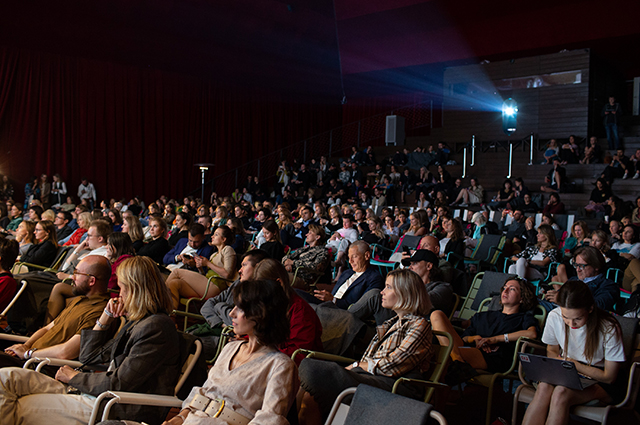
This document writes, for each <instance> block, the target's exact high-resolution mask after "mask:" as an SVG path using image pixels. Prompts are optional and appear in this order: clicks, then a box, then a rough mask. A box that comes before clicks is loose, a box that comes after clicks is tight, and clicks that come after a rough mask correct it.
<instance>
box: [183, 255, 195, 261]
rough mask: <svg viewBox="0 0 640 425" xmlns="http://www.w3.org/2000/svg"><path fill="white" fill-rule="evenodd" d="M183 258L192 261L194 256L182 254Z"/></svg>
mask: <svg viewBox="0 0 640 425" xmlns="http://www.w3.org/2000/svg"><path fill="white" fill-rule="evenodd" d="M182 258H185V259H187V260H191V259H193V255H191V254H182Z"/></svg>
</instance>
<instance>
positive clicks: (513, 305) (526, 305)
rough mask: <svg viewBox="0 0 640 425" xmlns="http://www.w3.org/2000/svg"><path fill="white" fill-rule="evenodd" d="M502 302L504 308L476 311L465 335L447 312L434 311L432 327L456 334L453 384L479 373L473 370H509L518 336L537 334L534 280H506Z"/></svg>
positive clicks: (449, 375) (450, 377)
mask: <svg viewBox="0 0 640 425" xmlns="http://www.w3.org/2000/svg"><path fill="white" fill-rule="evenodd" d="M500 304H501V306H502V309H501V310H494V311H485V312H481V313H476V314H474V315H473V316H471V319H470V320H465V321H464V322H462V327H463V328H465V331H464V333H463V334H462V337H460V336H458V333H457V332H456V331H455V329H454V328H453V326H452V325H451V322H449V319H448V318H447V315H446V314H445V313H444V312H442V311H440V310H436V311H434V312H433V313H431V325H432V326H433V330H436V331H445V332H448V333H449V334H451V336H452V337H453V349H452V351H451V359H452V360H453V363H452V364H451V365H450V366H449V370H448V371H447V378H446V379H447V382H448V383H449V384H450V385H454V384H457V383H460V382H464V381H467V380H468V379H470V378H472V377H473V376H475V375H476V374H477V373H476V372H475V370H474V369H483V370H488V371H490V372H504V371H506V370H507V369H508V368H509V367H510V366H511V363H512V360H513V352H514V350H515V345H516V344H515V343H516V341H517V340H518V338H519V337H521V336H525V337H527V338H533V339H535V338H536V337H537V336H538V332H539V329H538V320H537V319H536V318H535V317H534V316H533V313H532V311H531V310H532V309H533V308H534V307H535V306H536V304H537V299H536V295H535V287H534V286H533V285H532V284H531V283H529V282H527V281H526V280H523V279H519V278H513V279H509V280H507V281H506V282H505V284H504V285H503V287H502V289H501V290H500ZM438 340H439V341H440V344H441V345H445V346H446V345H448V344H449V340H448V339H447V338H445V337H438Z"/></svg>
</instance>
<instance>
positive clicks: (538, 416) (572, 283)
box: [522, 280, 625, 425]
mask: <svg viewBox="0 0 640 425" xmlns="http://www.w3.org/2000/svg"><path fill="white" fill-rule="evenodd" d="M556 301H557V304H558V305H559V307H558V308H556V309H554V310H552V311H551V313H549V316H548V317H547V323H546V326H545V328H544V333H543V335H542V342H544V343H545V344H547V356H548V357H551V358H557V359H563V360H568V361H571V362H573V363H575V365H576V369H577V371H578V372H579V373H581V374H583V375H587V376H589V377H591V378H593V379H595V380H597V381H599V382H600V384H597V385H592V386H590V387H588V388H585V389H583V390H573V389H570V388H566V387H562V386H559V385H558V386H554V385H552V384H548V383H546V382H540V383H539V384H538V388H537V390H536V393H535V396H534V397H533V400H532V401H531V404H530V405H529V407H528V409H527V412H526V413H525V415H524V419H523V421H522V423H523V425H534V424H566V423H568V422H569V409H570V408H571V406H574V405H577V404H584V403H587V402H589V401H591V400H600V401H602V402H605V403H611V402H612V401H613V398H614V397H613V395H612V394H611V390H612V385H611V384H613V382H614V381H615V380H616V377H617V376H618V371H619V370H620V367H621V365H622V363H623V362H624V360H625V357H624V348H623V345H622V333H621V331H620V325H619V324H618V322H617V320H616V319H615V318H614V317H613V316H611V314H609V313H607V312H606V311H604V310H601V309H599V308H597V307H596V306H595V302H594V300H593V295H592V294H591V291H590V290H589V287H588V286H587V285H586V284H585V283H583V282H581V281H579V280H569V281H567V283H565V284H564V285H563V286H562V288H561V289H560V290H559V291H558V296H557V299H556Z"/></svg>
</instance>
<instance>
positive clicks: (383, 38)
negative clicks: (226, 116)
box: [0, 0, 640, 100]
mask: <svg viewBox="0 0 640 425" xmlns="http://www.w3.org/2000/svg"><path fill="white" fill-rule="evenodd" d="M334 4H335V11H334ZM605 16H608V18H607V19H606V20H605ZM638 16H640V2H639V1H637V0H631V1H630V0H609V1H607V2H606V4H605V3H603V2H602V1H600V0H581V1H579V0H539V1H536V2H532V1H519V2H518V1H512V0H511V1H506V0H492V1H477V0H476V1H473V0H458V1H450V0H433V1H425V0H306V1H302V0H290V1H278V0H232V1H226V2H221V1H210V0H109V1H86V0H60V1H57V2H51V1H44V0H32V1H29V0H23V1H15V2H3V4H2V5H0V43H1V44H3V45H5V46H9V47H17V48H26V49H31V50H39V51H45V52H51V53H56V54H64V55H71V56H79V57H85V58H90V59H98V60H106V61H114V62H119V63H125V64H130V65H135V66H145V67H146V66H149V67H153V68H158V69H163V70H166V71H170V72H176V73H181V74H188V75H193V76H195V77H198V78H202V79H206V80H214V81H215V80H217V81H224V82H225V83H227V82H228V83H229V84H238V85H248V86H256V87H262V88H270V89H273V90H285V91H288V92H291V93H295V94H305V95H310V96H314V97H315V96H317V97H318V98H321V97H326V98H327V99H334V100H335V99H339V98H341V97H342V93H341V76H343V77H344V83H345V85H346V93H347V95H348V96H356V97H358V96H368V95H375V94H388V93H392V92H396V91H437V89H438V87H439V81H440V78H441V71H442V68H443V66H446V65H450V64H457V63H469V62H474V61H478V60H479V59H485V58H488V59H492V60H494V59H500V58H508V57H517V56H523V55H529V54H538V53H550V52H556V51H558V50H560V49H563V48H581V47H590V48H592V50H593V51H594V52H595V53H596V54H597V55H599V56H600V57H602V58H603V59H605V60H606V61H608V62H609V63H611V66H612V67H615V68H617V69H619V70H620V71H621V73H622V74H623V75H624V77H625V78H631V77H633V76H635V75H640V55H637V54H635V53H636V52H635V51H631V50H630V49H629V46H633V45H638V44H637V42H638V41H640V29H639V27H640V26H639V25H638V24H637V20H638ZM338 46H339V49H338ZM340 69H341V71H340Z"/></svg>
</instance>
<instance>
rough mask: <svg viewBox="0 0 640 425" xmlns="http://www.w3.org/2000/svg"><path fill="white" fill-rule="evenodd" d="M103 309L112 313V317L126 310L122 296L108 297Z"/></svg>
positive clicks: (119, 315) (122, 314)
mask: <svg viewBox="0 0 640 425" xmlns="http://www.w3.org/2000/svg"><path fill="white" fill-rule="evenodd" d="M105 310H106V311H108V312H109V313H111V314H113V317H114V318H115V317H121V316H124V315H125V314H126V311H124V301H123V300H122V297H118V298H112V299H110V300H109V302H108V303H107V306H106V307H105Z"/></svg>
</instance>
